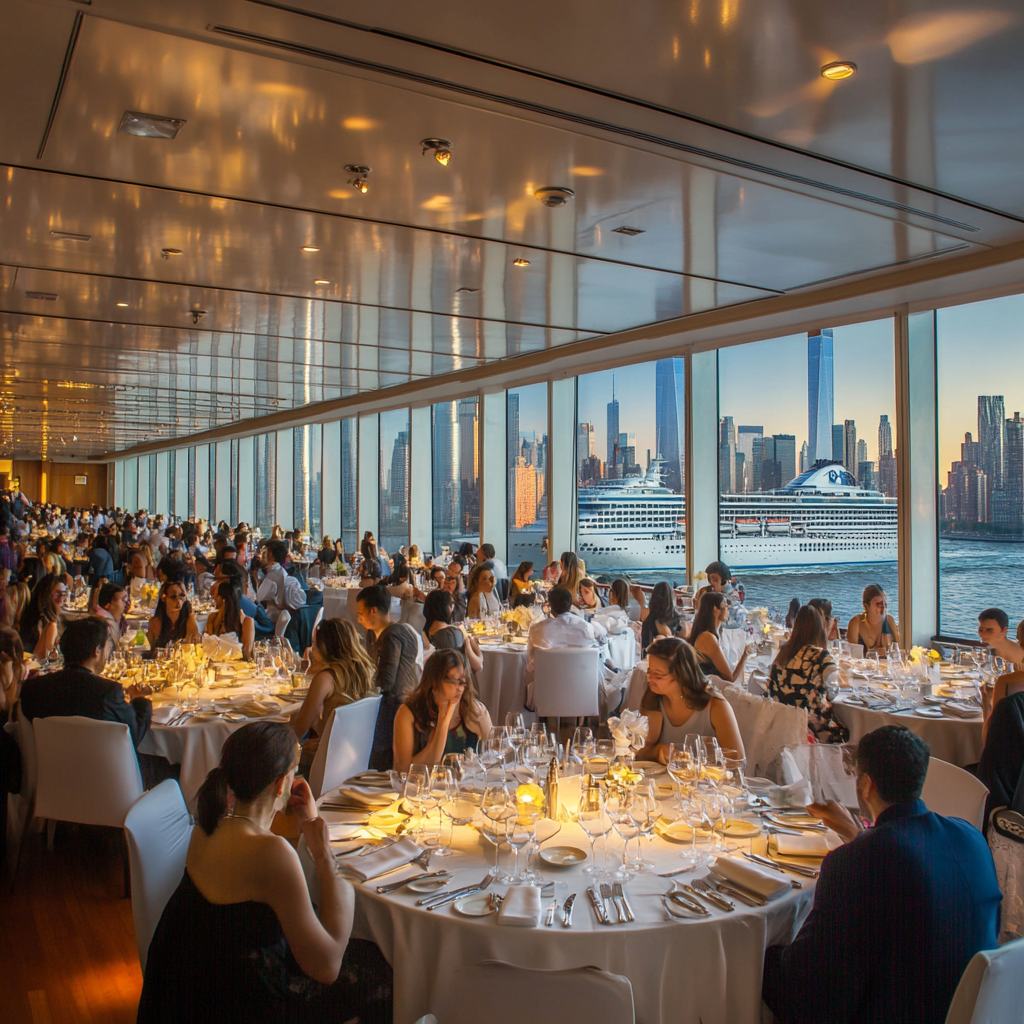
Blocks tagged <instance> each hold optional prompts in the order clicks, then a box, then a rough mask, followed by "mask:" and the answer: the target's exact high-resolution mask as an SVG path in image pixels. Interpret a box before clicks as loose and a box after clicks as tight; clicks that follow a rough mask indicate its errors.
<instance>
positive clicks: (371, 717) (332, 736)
mask: <svg viewBox="0 0 1024 1024" xmlns="http://www.w3.org/2000/svg"><path fill="white" fill-rule="evenodd" d="M379 710H380V695H379V694H378V695H377V696H376V697H364V698H363V699H362V700H357V701H356V702H355V703H354V704H345V705H343V706H342V707H340V708H335V709H334V714H333V715H332V716H331V719H330V720H329V721H328V723H327V726H326V728H325V729H324V734H323V735H322V736H321V737H320V744H319V746H317V748H316V756H315V757H314V758H313V764H312V766H311V767H310V769H309V788H310V789H311V790H312V791H313V799H314V800H319V799H320V797H321V796H322V795H323V794H324V793H327V792H329V791H330V790H332V789H334V788H335V787H337V786H340V785H341V784H342V783H343V782H344V781H345V780H346V779H348V778H351V777H352V776H353V775H358V774H359V773H360V772H365V771H366V769H367V768H368V767H369V766H370V752H371V750H372V749H373V732H374V729H375V728H376V727H377V712H378V711H379Z"/></svg>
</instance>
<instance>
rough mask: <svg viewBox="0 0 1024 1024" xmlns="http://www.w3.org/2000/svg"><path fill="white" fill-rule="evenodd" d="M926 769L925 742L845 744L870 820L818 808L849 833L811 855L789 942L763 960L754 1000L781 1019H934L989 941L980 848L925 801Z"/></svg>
mask: <svg viewBox="0 0 1024 1024" xmlns="http://www.w3.org/2000/svg"><path fill="white" fill-rule="evenodd" d="M927 772H928V746H927V744H925V743H924V741H923V740H921V739H919V738H918V737H917V736H915V735H914V734H913V733H912V732H910V730H909V729H906V728H904V727H903V726H894V725H888V726H884V727H883V728H881V729H876V730H875V731H874V732H872V733H869V734H868V735H867V736H865V737H864V738H863V739H862V740H861V741H860V744H859V746H858V748H857V796H858V798H859V800H860V804H861V810H862V811H863V812H864V814H865V817H867V818H870V819H873V820H874V826H873V827H872V828H868V829H863V830H862V829H861V828H860V826H859V825H858V824H857V823H856V822H855V821H854V819H853V818H852V817H851V816H850V815H849V814H848V813H846V812H845V811H844V810H843V809H842V808H839V807H838V805H835V804H830V805H828V807H827V808H826V807H823V808H819V809H818V810H819V813H821V814H822V816H823V817H824V818H825V819H826V820H827V821H828V823H829V824H830V825H831V826H832V827H833V828H834V829H835V830H836V831H837V832H839V834H840V835H841V836H843V838H844V839H848V840H849V841H848V842H847V843H846V844H845V845H844V846H841V847H840V848H839V849H837V850H833V851H832V853H830V854H829V855H828V856H827V857H826V858H825V860H824V861H823V862H822V865H821V876H820V878H819V880H818V885H817V890H816V891H815V894H814V907H813V909H812V910H811V913H810V916H809V917H808V918H807V920H806V921H805V922H804V925H803V927H802V928H801V929H800V933H799V934H798V935H797V937H796V939H795V941H794V942H793V944H792V945H791V946H789V947H779V946H773V947H771V948H770V949H769V950H768V953H767V956H766V958H765V974H764V999H765V1002H766V1003H767V1004H768V1006H769V1007H770V1008H771V1009H772V1011H773V1012H774V1013H775V1015H776V1017H777V1018H778V1019H779V1021H780V1022H781V1024H883V1022H884V1024H896V1022H903V1021H906V1022H912V1024H943V1021H944V1020H945V1018H946V1011H947V1010H948V1009H949V1004H950V1001H951V1000H952V998H953V993H954V991H955V990H956V986H957V983H958V982H959V980H960V975H961V974H962V973H963V971H964V968H965V967H966V966H967V963H968V961H969V960H970V959H971V957H972V956H973V955H974V954H975V953H977V952H978V951H979V950H982V949H994V948H995V946H996V945H997V935H998V932H999V904H1000V901H1001V899H1002V897H1001V894H1000V892H999V886H998V884H997V882H996V874H995V868H994V866H993V864H992V856H991V854H990V853H989V849H988V846H987V844H986V843H985V840H984V838H983V837H982V835H981V833H980V832H979V831H978V830H977V829H976V828H975V827H974V826H973V825H970V824H968V823H967V822H966V821H963V820H962V819H960V818H945V817H942V816H941V815H938V814H933V813H931V812H930V811H929V810H928V809H927V808H926V807H925V805H924V801H922V800H921V799H920V797H921V789H922V787H923V786H924V779H925V775H926V774H927Z"/></svg>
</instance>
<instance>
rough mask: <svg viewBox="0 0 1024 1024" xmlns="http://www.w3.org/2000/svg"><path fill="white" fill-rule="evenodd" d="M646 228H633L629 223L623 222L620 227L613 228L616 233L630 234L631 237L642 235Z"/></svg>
mask: <svg viewBox="0 0 1024 1024" xmlns="http://www.w3.org/2000/svg"><path fill="white" fill-rule="evenodd" d="M645 230H646V229H645V228H631V227H629V225H628V224H623V225H622V227H620V228H612V231H613V233H614V234H616V235H629V236H630V237H632V236H633V235H642V234H643V233H644V231H645Z"/></svg>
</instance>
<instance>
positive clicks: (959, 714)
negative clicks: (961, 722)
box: [942, 700, 981, 718]
mask: <svg viewBox="0 0 1024 1024" xmlns="http://www.w3.org/2000/svg"><path fill="white" fill-rule="evenodd" d="M942 710H943V711H944V712H945V713H946V714H947V715H953V716H954V717H956V718H977V717H978V716H979V715H980V714H981V708H979V707H978V706H977V704H960V703H958V702H957V701H952V700H951V701H950V702H949V703H948V704H943V705H942Z"/></svg>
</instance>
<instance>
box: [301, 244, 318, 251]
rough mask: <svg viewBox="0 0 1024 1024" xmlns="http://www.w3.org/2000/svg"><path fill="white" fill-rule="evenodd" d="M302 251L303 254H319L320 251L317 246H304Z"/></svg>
mask: <svg viewBox="0 0 1024 1024" xmlns="http://www.w3.org/2000/svg"><path fill="white" fill-rule="evenodd" d="M302 251H303V252H319V251H320V246H319V245H304V246H303V247H302Z"/></svg>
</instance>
